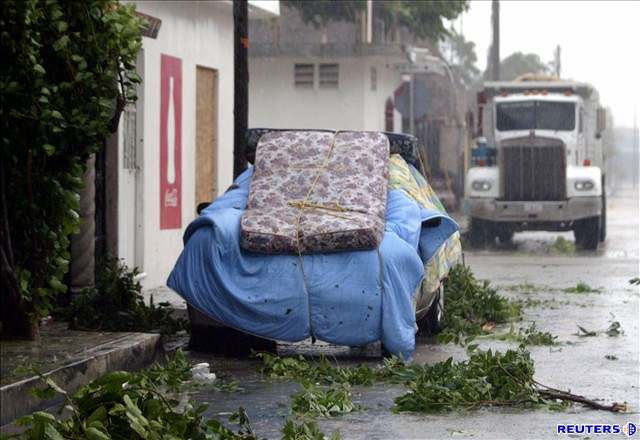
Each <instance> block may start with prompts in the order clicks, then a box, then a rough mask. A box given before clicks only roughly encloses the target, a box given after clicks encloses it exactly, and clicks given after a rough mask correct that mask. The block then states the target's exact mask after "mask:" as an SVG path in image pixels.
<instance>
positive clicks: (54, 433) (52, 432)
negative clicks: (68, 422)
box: [44, 425, 65, 440]
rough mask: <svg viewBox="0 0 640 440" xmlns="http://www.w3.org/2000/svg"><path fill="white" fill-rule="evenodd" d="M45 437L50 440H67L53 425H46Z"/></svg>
mask: <svg viewBox="0 0 640 440" xmlns="http://www.w3.org/2000/svg"><path fill="white" fill-rule="evenodd" d="M44 437H45V438H47V439H50V440H65V438H64V437H63V436H62V434H60V433H59V432H58V430H57V429H56V428H54V427H53V425H46V426H45V428H44Z"/></svg>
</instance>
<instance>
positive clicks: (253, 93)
mask: <svg viewBox="0 0 640 440" xmlns="http://www.w3.org/2000/svg"><path fill="white" fill-rule="evenodd" d="M296 63H313V64H314V65H315V66H316V67H315V69H316V73H315V85H314V87H313V88H299V87H296V86H295V83H294V65H295V64H296ZM320 63H338V64H339V66H340V67H339V85H338V88H337V89H325V88H320V87H319V86H318V69H319V68H318V65H319V64H320ZM371 67H375V68H376V71H377V89H376V90H371ZM400 82H401V75H400V74H399V73H398V72H396V71H394V70H393V69H392V68H390V67H387V66H386V63H385V62H384V61H383V60H381V59H376V58H375V57H337V58H328V57H313V58H311V57H289V56H278V57H252V58H251V59H250V60H249V126H251V127H273V128H333V129H339V130H340V129H345V130H346V129H350V130H383V129H384V126H385V121H384V109H385V103H386V100H387V98H389V97H392V96H393V91H394V90H395V89H396V88H397V87H398V86H399V85H400ZM399 129H400V127H399V126H397V127H396V130H397V131H399Z"/></svg>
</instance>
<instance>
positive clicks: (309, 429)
mask: <svg viewBox="0 0 640 440" xmlns="http://www.w3.org/2000/svg"><path fill="white" fill-rule="evenodd" d="M282 440H340V433H339V432H338V431H336V432H334V433H333V434H332V435H331V437H327V436H325V435H324V434H323V433H322V431H320V428H319V427H318V424H317V423H316V422H314V421H312V420H311V421H305V422H302V423H300V424H296V423H295V422H294V421H293V420H287V422H286V423H285V425H284V427H283V428H282Z"/></svg>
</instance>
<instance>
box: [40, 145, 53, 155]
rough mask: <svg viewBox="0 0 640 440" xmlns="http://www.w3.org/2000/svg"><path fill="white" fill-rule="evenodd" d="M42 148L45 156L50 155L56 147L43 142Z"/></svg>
mask: <svg viewBox="0 0 640 440" xmlns="http://www.w3.org/2000/svg"><path fill="white" fill-rule="evenodd" d="M42 148H43V149H44V152H45V153H47V156H51V155H52V154H53V153H55V152H56V147H54V146H53V145H51V144H44V145H43V146H42Z"/></svg>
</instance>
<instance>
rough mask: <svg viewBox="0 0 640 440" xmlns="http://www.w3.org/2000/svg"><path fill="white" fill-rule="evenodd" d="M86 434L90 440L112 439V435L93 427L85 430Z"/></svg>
mask: <svg viewBox="0 0 640 440" xmlns="http://www.w3.org/2000/svg"><path fill="white" fill-rule="evenodd" d="M85 434H86V435H87V439H88V440H110V439H111V436H110V435H107V434H105V433H104V432H102V431H100V430H98V429H96V428H93V427H90V428H87V429H86V431H85Z"/></svg>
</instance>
